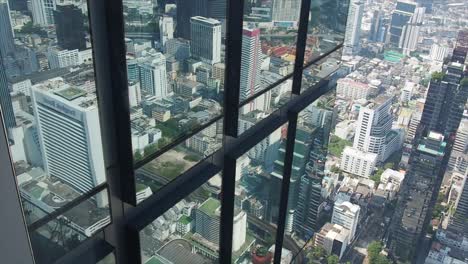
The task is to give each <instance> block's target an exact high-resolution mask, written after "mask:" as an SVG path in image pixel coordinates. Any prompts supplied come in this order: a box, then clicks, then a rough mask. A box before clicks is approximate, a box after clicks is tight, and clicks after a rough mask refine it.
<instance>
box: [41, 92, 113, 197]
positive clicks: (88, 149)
mask: <svg viewBox="0 0 468 264" xmlns="http://www.w3.org/2000/svg"><path fill="white" fill-rule="evenodd" d="M50 87H53V88H50ZM32 101H33V109H34V116H35V117H36V123H37V126H38V133H39V139H40V146H41V152H42V154H43V160H44V165H45V170H46V172H47V173H48V174H49V175H50V176H52V177H55V178H58V179H60V180H61V181H63V182H65V183H67V184H68V185H70V186H72V187H73V188H74V189H76V190H77V191H79V192H80V193H84V192H88V191H89V190H91V189H92V188H94V187H96V186H97V185H98V184H101V183H102V182H104V181H105V167H104V161H103V159H104V157H103V150H102V144H101V130H100V125H99V114H98V108H97V102H96V96H93V95H90V94H86V92H84V91H83V90H80V89H77V88H74V87H70V86H68V85H67V84H60V83H59V84H57V85H54V84H52V83H50V86H48V85H46V84H44V86H41V87H37V88H33V92H32ZM105 196H106V195H103V196H102V197H100V198H98V204H101V205H105V204H106V198H105Z"/></svg>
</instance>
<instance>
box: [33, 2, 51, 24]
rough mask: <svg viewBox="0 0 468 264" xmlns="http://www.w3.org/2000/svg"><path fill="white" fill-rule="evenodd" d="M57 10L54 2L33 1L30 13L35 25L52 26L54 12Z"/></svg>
mask: <svg viewBox="0 0 468 264" xmlns="http://www.w3.org/2000/svg"><path fill="white" fill-rule="evenodd" d="M56 9H57V6H56V3H55V0H33V1H31V11H32V17H33V22H34V24H36V25H41V26H49V25H53V24H54V10H56Z"/></svg>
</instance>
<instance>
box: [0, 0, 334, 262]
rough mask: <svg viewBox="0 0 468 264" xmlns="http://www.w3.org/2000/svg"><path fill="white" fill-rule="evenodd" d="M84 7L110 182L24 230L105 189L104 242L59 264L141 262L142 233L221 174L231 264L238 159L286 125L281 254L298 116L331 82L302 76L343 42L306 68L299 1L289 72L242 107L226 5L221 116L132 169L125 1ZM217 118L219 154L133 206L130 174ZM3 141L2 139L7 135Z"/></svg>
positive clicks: (231, 0)
mask: <svg viewBox="0 0 468 264" xmlns="http://www.w3.org/2000/svg"><path fill="white" fill-rule="evenodd" d="M87 2H88V3H87V4H88V15H89V24H90V30H91V41H92V47H93V56H94V62H93V63H94V71H95V81H96V90H97V97H98V105H99V117H100V126H101V131H102V144H103V151H104V163H105V168H106V180H107V181H106V183H103V184H101V185H99V186H97V187H95V188H94V189H93V190H91V191H90V192H88V193H86V194H84V195H82V196H80V197H79V198H77V199H76V200H74V201H72V202H70V203H69V204H67V205H65V206H64V207H63V208H60V209H59V210H57V211H56V212H53V213H52V214H50V215H48V216H46V217H45V218H43V219H41V220H39V221H38V222H36V223H35V226H32V227H31V226H30V227H29V232H32V231H33V230H35V229H37V228H38V227H40V226H41V223H47V222H49V221H51V220H53V219H54V218H56V217H57V216H59V215H60V214H63V213H64V212H67V211H69V210H72V209H73V208H74V206H76V205H77V204H79V203H80V202H82V201H85V200H87V199H89V198H90V197H92V196H93V195H95V194H96V193H98V192H100V191H103V190H105V189H106V188H107V191H108V193H109V197H110V199H109V201H110V215H111V219H112V222H111V224H109V225H108V226H107V227H105V228H104V229H103V233H104V235H103V236H101V235H100V234H101V232H100V231H99V232H96V234H95V235H93V236H92V237H91V238H89V239H87V240H85V241H84V242H82V243H81V244H80V245H79V246H78V247H76V248H75V249H73V250H71V251H70V252H68V253H67V254H66V255H64V256H63V257H62V258H60V259H59V260H58V261H57V262H56V263H90V264H94V263H96V262H97V261H99V260H101V259H103V258H104V257H106V256H107V255H108V254H110V253H112V252H114V254H115V258H116V262H117V263H119V264H121V263H129V264H130V263H141V253H140V239H139V232H140V231H141V230H142V229H143V228H144V227H146V226H147V225H148V224H150V223H151V222H153V221H154V220H155V219H156V218H158V217H159V216H161V215H162V214H164V213H165V212H166V210H168V209H170V208H171V207H172V206H174V205H175V204H176V203H178V202H179V201H180V200H182V199H184V197H186V196H187V195H189V194H190V193H191V192H193V191H194V190H196V189H197V188H199V187H200V186H201V185H202V184H204V183H205V182H206V181H207V180H208V179H210V178H211V177H213V176H214V175H215V174H217V173H219V172H222V186H221V193H222V197H223V198H226V199H222V201H221V208H222V211H221V227H220V230H221V231H220V232H221V233H220V241H223V243H221V244H220V252H219V255H220V259H219V262H220V263H231V258H232V250H231V248H232V238H233V213H234V197H235V194H234V188H235V174H236V160H237V158H239V157H240V156H242V155H243V154H244V153H245V152H247V151H248V150H249V149H250V148H252V147H254V146H255V145H256V144H257V143H259V142H261V141H262V140H263V139H264V138H265V137H267V136H268V135H269V134H270V133H272V132H273V131H275V130H276V129H278V128H279V127H281V126H282V125H284V124H286V123H288V136H287V140H286V153H285V161H284V164H285V166H284V170H283V181H282V187H281V200H280V208H279V220H278V227H277V236H276V241H275V246H276V249H281V248H282V246H283V239H284V232H285V221H286V213H287V212H286V211H287V197H288V192H289V183H290V177H291V169H292V162H293V152H294V142H295V135H296V128H297V119H298V113H299V112H300V111H302V110H303V109H304V108H306V107H307V106H308V105H310V104H311V103H313V102H314V101H315V100H317V99H318V98H320V97H321V96H322V95H324V94H326V93H327V92H329V90H330V88H329V87H328V80H327V79H323V80H320V81H319V82H318V83H316V84H314V85H313V88H309V89H305V90H304V91H301V84H302V77H303V70H304V69H306V68H308V67H309V66H310V65H312V64H314V63H316V62H318V61H320V60H322V59H324V58H327V57H328V56H330V55H331V54H333V53H334V52H340V49H341V48H342V46H343V43H341V44H339V45H337V46H336V47H335V48H334V49H332V50H330V51H328V52H326V53H325V54H322V55H320V56H318V57H316V58H314V59H313V60H312V61H310V62H308V63H306V64H305V63H304V55H305V49H306V40H307V34H308V25H309V13H310V12H309V11H310V5H311V0H301V10H300V20H299V28H298V33H297V42H296V58H295V63H294V71H293V72H292V73H290V74H288V75H287V76H284V78H282V79H281V80H279V81H277V82H275V83H274V84H271V85H270V86H269V87H267V88H265V89H263V90H261V91H260V92H258V93H257V94H255V95H254V96H253V97H251V98H249V99H247V100H245V101H244V102H242V103H240V100H239V86H240V69H241V52H242V50H241V47H242V45H241V41H242V27H243V14H244V0H240V1H239V0H237V1H235V0H227V11H226V12H227V13H226V14H227V16H226V17H227V26H226V28H227V33H226V69H225V93H224V101H223V104H224V105H223V113H222V115H220V116H219V117H217V118H215V119H213V120H211V121H210V122H208V123H207V124H204V125H202V126H200V127H198V128H197V129H196V130H194V131H191V132H189V133H187V134H185V135H183V136H181V137H179V138H178V139H176V140H175V141H173V142H171V143H170V144H168V145H167V146H165V147H163V148H162V149H160V150H158V151H156V152H155V153H152V154H151V155H149V156H147V157H145V158H143V159H142V160H140V161H138V162H136V163H133V151H132V146H131V134H130V106H129V101H128V86H127V72H126V57H125V53H126V51H125V43H124V37H125V32H124V17H123V1H122V0H117V1H116V0H88V1H87ZM290 78H292V79H293V84H292V92H291V97H290V99H289V101H288V102H287V103H286V104H284V105H282V106H281V107H279V108H278V109H277V110H275V111H274V112H273V113H272V114H270V115H269V116H267V117H266V118H264V119H262V120H261V121H259V122H258V123H256V124H255V125H253V126H252V127H251V128H250V129H248V130H247V131H245V132H244V133H242V135H240V136H238V120H239V109H240V107H242V106H243V105H246V104H248V103H249V102H251V101H252V100H254V99H255V98H257V97H258V96H260V95H262V94H264V93H265V92H268V91H270V90H271V89H273V88H274V87H276V86H277V85H279V84H281V83H282V82H284V81H286V80H288V79H290ZM220 118H223V119H224V121H223V125H224V126H223V146H222V148H221V149H220V150H218V151H216V152H215V153H213V154H212V155H210V156H209V157H207V158H205V159H204V160H202V161H201V162H199V163H198V164H196V165H195V166H194V167H192V168H190V169H189V170H187V171H186V172H184V173H182V174H181V175H180V176H178V177H177V178H175V179H174V180H173V181H171V182H169V183H168V184H167V185H165V186H163V187H162V188H161V189H160V190H158V192H156V193H154V194H153V195H152V196H150V197H149V198H148V199H146V200H145V201H143V202H141V203H139V204H138V205H137V201H136V191H135V170H136V169H138V168H141V167H142V166H144V165H145V164H146V163H148V162H149V161H151V160H154V159H156V158H157V157H159V156H161V155H162V154H164V153H165V152H166V151H167V150H170V149H171V148H173V147H175V146H177V145H178V144H180V143H183V142H184V141H185V140H186V139H188V138H190V137H192V136H194V135H195V134H197V133H199V132H200V131H202V130H203V129H205V128H207V127H209V126H210V125H212V124H214V123H215V122H217V121H219V119H220ZM0 121H1V120H0ZM4 137H5V138H6V135H4ZM0 139H3V138H2V137H0ZM10 162H11V161H10ZM15 199H17V198H15ZM281 252H282V250H275V254H274V263H278V264H279V263H280V262H281Z"/></svg>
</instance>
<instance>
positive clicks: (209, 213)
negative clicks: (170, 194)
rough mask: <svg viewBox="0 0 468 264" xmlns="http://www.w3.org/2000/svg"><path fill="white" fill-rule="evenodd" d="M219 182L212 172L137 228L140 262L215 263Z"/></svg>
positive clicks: (217, 246) (219, 177)
mask: <svg viewBox="0 0 468 264" xmlns="http://www.w3.org/2000/svg"><path fill="white" fill-rule="evenodd" d="M221 182H222V179H221V175H219V174H217V175H215V176H213V177H212V178H211V179H210V180H208V182H206V183H205V184H203V185H202V186H201V187H200V188H198V189H197V190H195V191H194V192H193V193H191V194H190V195H189V196H187V197H186V198H185V199H182V200H181V201H180V202H178V203H177V204H176V205H175V206H174V207H172V208H171V209H169V210H168V211H167V212H165V213H164V214H163V215H162V216H160V217H158V218H157V219H156V220H155V221H153V223H151V224H150V225H148V226H147V227H145V228H144V229H143V230H142V231H141V232H140V244H141V257H142V263H144V264H154V263H165V264H166V263H173V264H186V263H194V264H209V263H218V258H219V244H220V241H219V236H220V233H219V232H220V217H221V202H220V200H219V195H220V191H221Z"/></svg>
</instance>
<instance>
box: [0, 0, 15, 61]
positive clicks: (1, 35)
mask: <svg viewBox="0 0 468 264" xmlns="http://www.w3.org/2000/svg"><path fill="white" fill-rule="evenodd" d="M0 25H2V26H1V27H0V57H3V58H6V56H7V55H9V54H12V53H13V52H14V51H15V43H14V39H13V37H14V35H13V28H12V25H11V19H10V6H9V4H8V0H0Z"/></svg>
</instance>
